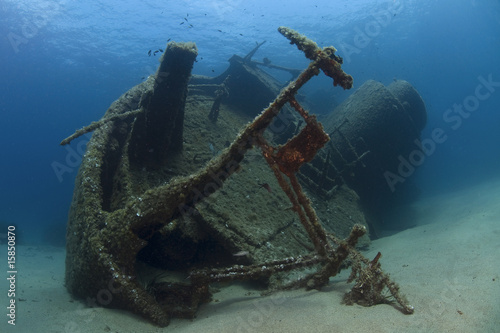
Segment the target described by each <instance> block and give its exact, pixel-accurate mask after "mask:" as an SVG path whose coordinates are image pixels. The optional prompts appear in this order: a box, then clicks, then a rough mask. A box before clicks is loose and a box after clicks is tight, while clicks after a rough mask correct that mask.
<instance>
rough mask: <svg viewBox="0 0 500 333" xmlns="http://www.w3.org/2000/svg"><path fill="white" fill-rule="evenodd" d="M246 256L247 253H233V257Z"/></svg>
mask: <svg viewBox="0 0 500 333" xmlns="http://www.w3.org/2000/svg"><path fill="white" fill-rule="evenodd" d="M248 254H249V253H248V251H239V252H236V253H233V257H245V256H247V255H248Z"/></svg>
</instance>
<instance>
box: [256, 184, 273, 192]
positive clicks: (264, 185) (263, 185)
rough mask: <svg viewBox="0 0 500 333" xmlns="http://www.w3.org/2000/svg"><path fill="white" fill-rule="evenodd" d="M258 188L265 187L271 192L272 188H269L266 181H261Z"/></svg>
mask: <svg viewBox="0 0 500 333" xmlns="http://www.w3.org/2000/svg"><path fill="white" fill-rule="evenodd" d="M259 188H265V189H266V190H267V192H269V193H271V192H272V190H271V186H269V184H268V183H262V184H259Z"/></svg>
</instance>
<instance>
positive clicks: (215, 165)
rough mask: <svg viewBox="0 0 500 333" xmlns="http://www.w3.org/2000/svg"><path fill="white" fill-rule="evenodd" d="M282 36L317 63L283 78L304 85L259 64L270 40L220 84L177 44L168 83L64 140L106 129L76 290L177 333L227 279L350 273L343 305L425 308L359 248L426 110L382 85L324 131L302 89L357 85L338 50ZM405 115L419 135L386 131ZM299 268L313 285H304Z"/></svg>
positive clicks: (401, 88) (91, 177)
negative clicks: (174, 322)
mask: <svg viewBox="0 0 500 333" xmlns="http://www.w3.org/2000/svg"><path fill="white" fill-rule="evenodd" d="M278 31H279V33H281V34H282V35H283V36H284V37H285V38H287V39H288V40H289V41H290V43H291V44H294V45H296V46H297V48H298V49H299V50H300V51H302V52H303V53H304V54H305V56H306V57H307V58H308V59H309V60H310V63H309V65H308V67H307V68H306V69H304V70H303V71H297V70H292V69H284V70H287V71H288V72H289V73H290V74H291V75H292V76H294V77H293V80H291V81H290V82H289V83H288V84H287V85H286V86H284V87H282V86H281V84H280V83H279V82H278V81H276V80H275V79H274V78H273V77H272V76H270V75H269V74H267V73H266V72H265V71H263V70H262V68H261V67H262V66H269V65H270V61H269V60H268V61H265V62H262V63H260V62H257V61H253V60H252V56H253V55H254V53H255V52H256V51H257V49H258V48H259V47H260V46H261V45H262V44H259V45H258V46H257V47H256V48H255V49H254V50H252V51H251V52H250V53H249V54H248V55H247V56H246V57H239V56H237V55H235V56H233V57H232V58H231V59H230V60H229V62H230V66H229V68H228V70H227V71H226V72H225V73H223V74H222V75H220V76H218V77H215V78H210V77H201V76H195V75H191V69H192V66H193V62H194V61H195V59H196V56H197V48H196V45H195V44H194V43H175V42H170V43H169V44H168V45H167V48H166V49H165V52H164V53H163V55H162V59H161V63H160V65H159V68H158V70H157V72H156V74H155V75H152V76H151V77H149V78H148V79H147V80H146V81H145V82H143V83H141V84H139V85H137V86H135V87H133V88H132V89H130V90H129V91H127V92H126V93H125V94H123V95H122V96H121V97H120V98H119V99H118V100H116V101H115V102H114V103H113V104H112V105H111V106H110V108H109V109H108V110H107V112H106V113H105V114H104V116H103V118H102V119H101V120H99V121H97V122H94V123H92V124H91V125H89V126H87V127H84V128H82V129H81V130H78V131H76V132H75V134H73V135H72V136H70V137H68V138H67V139H65V140H63V141H62V142H61V144H70V142H71V140H73V139H74V138H76V137H78V136H80V135H82V134H84V133H87V132H91V131H93V134H92V139H91V140H90V141H89V143H88V145H87V151H86V154H85V156H84V158H83V161H82V165H81V167H80V170H79V173H78V176H77V179H76V185H75V191H74V196H73V202H72V205H71V208H70V212H69V220H68V228H67V257H66V286H67V288H68V290H69V291H70V293H72V294H73V295H75V296H76V297H79V298H81V299H83V300H93V301H94V303H96V304H99V305H101V306H105V307H111V308H123V309H126V310H129V311H132V312H134V313H137V314H139V315H141V316H143V317H145V318H147V319H149V320H150V321H152V322H154V323H155V324H157V325H160V326H166V325H168V324H169V321H170V319H171V318H172V317H181V318H192V317H193V316H194V315H195V313H196V310H197V308H198V306H199V305H200V304H201V303H204V302H209V301H210V300H211V284H213V283H215V282H222V281H235V280H238V281H241V280H259V281H261V282H263V283H265V284H266V285H267V287H268V289H269V290H278V289H289V288H297V287H304V288H308V289H311V288H315V289H320V288H321V287H323V286H325V285H326V284H327V283H328V282H329V279H330V278H331V277H333V276H335V275H336V274H338V272H339V271H340V270H341V269H345V268H347V267H350V268H351V270H352V273H351V276H350V280H351V281H353V282H354V285H353V288H352V290H351V291H350V292H349V293H348V294H346V295H345V298H344V300H345V303H347V304H352V303H358V304H362V305H366V306H371V305H375V304H378V303H383V302H388V300H392V301H394V302H395V304H396V305H395V306H396V307H397V308H398V309H400V310H401V311H402V312H403V313H406V314H410V313H413V307H412V306H411V305H410V304H409V303H408V301H407V300H406V299H405V297H404V296H402V294H401V293H400V292H399V286H398V285H397V284H396V283H395V282H393V281H392V280H391V279H390V277H389V275H388V274H386V273H384V272H383V271H382V270H381V263H380V261H381V260H379V259H380V255H377V256H376V257H375V258H370V259H368V258H365V257H364V256H363V255H362V254H361V253H360V252H359V251H358V250H357V249H356V245H357V244H358V245H367V244H368V243H369V238H368V236H367V230H368V223H367V221H366V219H365V215H364V213H363V210H362V208H361V205H362V203H363V201H368V200H369V198H370V197H372V196H373V195H374V191H375V190H377V188H378V187H377V186H378V184H380V178H379V177H380V172H379V171H380V169H381V168H388V169H389V170H390V168H392V167H393V165H391V164H390V163H388V162H386V161H388V160H390V159H387V156H389V155H390V156H397V155H398V154H401V153H403V152H405V150H406V149H408V148H407V147H408V146H409V145H408V144H407V143H408V142H413V140H414V139H415V138H418V136H419V134H420V131H421V129H422V127H423V125H424V124H425V106H424V105H423V102H422V101H421V99H420V97H419V95H418V93H417V92H416V91H415V90H414V89H413V88H412V87H411V85H409V84H408V83H407V82H405V81H401V82H399V83H398V84H397V86H394V87H390V86H389V87H387V88H386V87H384V86H383V85H381V84H377V83H374V82H368V83H365V85H363V86H362V87H361V88H360V89H359V90H358V92H356V93H355V94H353V95H352V96H351V97H350V98H349V99H348V101H346V104H342V105H341V106H340V107H339V108H340V110H341V111H339V112H338V113H333V114H332V115H331V116H329V117H328V118H327V119H325V122H324V125H322V124H321V123H320V122H319V121H318V119H317V118H316V116H315V115H312V114H310V113H309V112H308V111H306V110H305V108H304V107H303V106H302V105H301V103H300V102H299V101H297V99H296V94H297V92H298V91H299V89H300V88H301V87H302V86H303V85H304V84H305V83H307V82H308V81H309V80H310V79H312V78H314V77H315V76H317V75H322V74H321V73H323V74H324V75H326V76H328V77H330V78H331V79H332V80H333V85H334V86H340V87H342V88H343V89H351V87H352V84H353V78H352V77H351V76H350V75H348V74H346V73H345V72H344V71H343V70H342V59H341V58H340V57H339V56H337V55H336V54H335V52H336V50H335V48H334V47H332V46H329V47H325V48H320V47H318V45H317V44H316V43H315V42H313V41H312V40H310V39H308V38H307V37H305V36H303V35H301V34H299V33H298V32H296V31H294V30H292V29H289V28H286V27H280V28H279V29H278ZM266 59H267V58H266ZM272 65H273V66H274V67H279V66H275V65H274V64H272ZM282 69H283V68H282ZM384 103H389V104H390V105H391V108H392V109H391V112H390V113H383V112H382V111H383V110H384V109H386V107H387V105H386V104H384ZM353 108H355V109H353ZM262 109H264V110H263V111H261V110H262ZM379 111H380V112H379ZM367 114H370V115H371V116H370V117H368V118H367V117H366V115H367ZM394 119H396V120H394ZM392 121H399V122H401V123H402V124H404V126H406V127H407V128H408V129H411V130H410V131H403V132H396V133H391V134H390V135H386V136H384V137H380V135H376V134H374V133H375V131H374V130H373V129H374V127H377V126H381V125H380V124H385V123H384V122H389V123H390V122H392ZM235 128H236V129H235ZM237 128H240V129H239V130H237ZM394 140H396V141H397V142H398V145H391V146H390V149H387V148H385V149H384V148H383V147H384V145H385V144H386V143H387V142H393V141H394ZM364 184H369V185H370V186H367V187H364V186H363V185H364ZM368 188H370V189H371V190H368ZM359 243H361V244H359ZM298 270H301V271H303V272H305V278H302V279H298V280H297V279H295V278H293V276H292V275H290V273H291V272H293V271H298ZM278 277H279V278H278ZM386 293H387V294H388V295H390V297H389V298H387V297H386Z"/></svg>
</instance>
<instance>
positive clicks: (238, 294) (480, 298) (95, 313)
mask: <svg viewBox="0 0 500 333" xmlns="http://www.w3.org/2000/svg"><path fill="white" fill-rule="evenodd" d="M410 210H411V212H412V214H411V219H412V221H411V223H413V224H414V225H415V226H414V227H412V228H411V229H407V230H405V231H402V232H398V233H395V234H393V235H391V236H388V237H384V238H381V239H378V240H375V241H373V242H372V245H371V247H370V251H367V252H366V253H365V254H366V256H367V257H368V258H372V257H375V255H376V253H377V252H379V251H380V252H382V254H383V256H382V258H381V263H382V268H383V269H384V270H385V271H386V272H387V273H390V275H391V277H392V278H393V280H395V281H396V282H398V283H399V284H400V286H401V290H402V292H403V293H404V294H405V295H406V296H407V298H408V299H409V301H410V303H411V304H412V305H413V306H414V307H415V313H414V314H413V315H404V314H402V313H401V312H399V311H398V310H396V309H395V308H394V307H393V306H391V305H377V306H373V307H369V308H365V307H362V306H358V305H354V306H346V305H342V304H341V299H342V296H343V294H344V293H345V292H346V291H348V290H349V285H347V284H346V282H345V281H346V278H347V274H348V272H347V271H346V272H345V273H344V272H343V273H342V274H340V275H338V276H337V277H335V279H334V280H333V281H332V282H331V283H330V285H329V286H328V287H326V288H324V289H323V290H322V291H304V290H297V291H289V292H280V293H277V294H274V295H272V296H267V297H261V296H259V293H258V291H256V290H252V289H248V287H245V286H244V285H238V284H235V285H232V286H228V287H225V288H222V289H221V291H220V292H219V293H216V294H214V299H216V300H217V301H216V302H212V303H210V304H205V305H203V306H202V307H201V308H200V309H199V311H198V315H197V317H196V318H195V319H194V320H182V319H174V320H172V322H171V324H170V325H169V326H168V327H165V328H158V327H156V326H154V325H152V324H150V323H149V322H147V321H145V320H143V319H142V318H139V317H137V316H135V315H133V314H131V313H128V312H124V311H117V310H111V309H104V308H89V307H86V306H85V305H84V304H83V303H82V302H80V301H77V300H73V299H72V297H71V296H70V295H69V294H68V292H67V291H66V289H65V288H64V259H65V251H64V249H62V248H54V247H37V246H26V245H22V244H21V245H18V246H17V251H16V252H17V258H16V260H17V270H18V273H17V276H16V297H15V299H16V320H15V324H16V325H15V326H13V325H10V324H8V320H9V318H8V316H7V313H8V311H9V310H8V309H7V306H8V305H9V297H8V295H7V293H8V289H9V284H8V281H7V280H6V279H3V282H2V283H0V288H1V290H2V291H1V292H2V295H3V296H2V297H1V299H2V300H3V304H4V305H3V306H2V308H3V309H4V310H3V312H4V314H3V315H2V317H3V319H2V322H1V323H0V332H15V331H17V332H51V333H58V332H60V333H77V332H120V333H126V332H217V333H223V332H231V333H234V332H275V333H278V332H357V333H359V332H373V333H377V332H440V333H441V332H454V333H460V332H500V181H496V182H490V183H487V184H482V185H479V186H477V187H474V188H470V189H468V190H464V191H459V192H454V193H449V194H446V195H441V196H436V197H429V198H425V199H422V200H420V201H419V202H417V203H415V204H413V205H412V207H408V211H410ZM408 216H410V215H408ZM408 216H405V210H402V213H401V216H400V217H399V218H401V220H405V219H407V218H409V217H408ZM0 256H1V258H4V262H5V264H4V265H2V266H3V267H4V270H5V274H6V275H7V277H8V274H7V270H8V269H7V259H6V258H7V253H6V246H5V245H2V248H1V251H0Z"/></svg>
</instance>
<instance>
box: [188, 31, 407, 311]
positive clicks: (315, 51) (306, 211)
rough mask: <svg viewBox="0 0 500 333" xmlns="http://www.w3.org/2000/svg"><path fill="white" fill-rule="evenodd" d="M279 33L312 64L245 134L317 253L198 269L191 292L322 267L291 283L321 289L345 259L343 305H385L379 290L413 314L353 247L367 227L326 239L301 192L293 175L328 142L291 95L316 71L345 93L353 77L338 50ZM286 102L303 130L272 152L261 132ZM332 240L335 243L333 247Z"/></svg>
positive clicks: (373, 265) (294, 34) (394, 288)
mask: <svg viewBox="0 0 500 333" xmlns="http://www.w3.org/2000/svg"><path fill="white" fill-rule="evenodd" d="M278 31H279V32H280V33H281V34H282V35H284V36H285V37H286V38H288V39H289V40H290V43H291V44H296V45H297V47H298V48H299V50H301V51H303V52H304V53H305V55H306V57H307V58H309V59H311V60H312V62H311V63H310V64H309V66H308V67H307V69H306V70H304V71H303V72H302V73H301V74H300V76H299V77H298V78H297V79H296V80H295V81H292V82H291V83H290V84H289V85H288V86H287V87H286V88H284V89H283V90H282V91H281V93H280V95H279V96H278V97H277V98H276V99H275V100H274V102H272V103H271V105H270V106H269V107H268V108H267V109H266V110H264V111H263V112H262V113H261V114H260V115H259V116H258V117H257V118H256V119H255V120H254V122H253V123H252V124H250V125H249V126H248V127H247V129H246V130H245V131H244V132H243V133H248V134H249V137H250V136H251V137H253V138H254V140H255V144H257V145H258V146H259V147H260V148H261V150H262V155H263V156H264V158H265V159H266V161H267V163H268V165H269V166H270V168H271V169H272V170H273V172H274V175H275V177H276V179H277V180H278V183H279V185H280V187H281V188H282V190H283V191H284V192H285V193H286V195H287V196H288V198H289V200H290V202H291V203H292V205H293V210H294V211H295V212H296V213H297V214H298V215H299V218H300V221H301V223H302V225H303V227H304V229H305V230H306V232H307V233H308V235H309V238H310V239H311V241H312V243H313V244H314V248H315V251H316V254H311V255H309V256H299V257H295V258H293V257H292V258H285V259H281V260H272V261H269V262H265V263H259V264H256V265H248V266H242V265H235V266H233V267H228V268H223V269H220V268H216V269H203V270H197V271H193V272H191V274H190V276H189V277H190V279H191V283H192V284H193V285H194V286H196V288H195V290H199V291H205V292H207V290H208V285H209V284H210V283H213V282H221V281H232V280H242V279H254V278H258V277H265V276H270V275H271V274H273V273H275V272H281V271H288V270H292V269H297V268H300V267H310V266H313V265H315V264H318V263H320V264H321V265H322V266H321V268H320V270H319V271H318V272H315V273H312V274H310V275H309V276H308V277H307V278H306V279H304V280H302V281H297V283H295V284H294V285H295V286H305V287H308V288H315V289H319V288H321V287H323V286H324V285H326V284H327V283H328V281H329V278H330V277H333V276H335V275H336V274H337V273H338V272H339V271H340V266H341V264H342V263H343V262H344V260H345V259H347V258H350V259H351V260H352V261H353V262H354V263H355V264H354V265H353V271H352V274H351V278H350V280H351V281H353V280H356V281H357V283H356V284H355V286H354V287H353V290H352V291H351V292H350V293H348V294H347V295H346V297H345V300H346V302H349V303H352V302H359V303H360V304H364V305H374V304H377V303H381V302H385V301H386V298H385V297H384V296H382V290H383V289H384V288H385V287H387V288H388V290H389V292H390V293H391V295H392V296H393V297H394V299H395V300H396V301H397V302H398V303H399V305H400V306H401V308H402V309H401V310H402V312H403V313H406V314H411V313H413V310H414V309H413V307H412V306H411V305H409V304H408V302H407V300H406V299H405V297H404V296H401V295H400V294H399V287H398V286H397V285H396V284H395V283H394V282H392V281H390V279H389V277H388V275H387V274H384V273H383V272H382V271H381V269H380V263H379V262H378V259H379V257H380V253H379V254H378V255H377V257H376V258H375V259H374V260H373V261H369V260H368V259H366V258H364V257H363V255H362V254H361V253H359V252H358V251H357V250H356V249H355V248H354V247H355V245H356V243H357V240H358V239H359V237H361V236H363V235H364V234H365V233H366V228H365V227H363V226H360V225H355V226H354V227H353V229H352V230H351V234H350V235H349V237H348V238H347V239H346V240H338V239H337V238H336V237H335V236H334V235H331V234H328V233H327V232H326V231H325V229H324V228H323V227H322V225H321V223H320V221H319V219H318V217H317V215H316V212H315V210H314V208H313V207H312V206H311V202H310V200H309V198H307V196H306V195H305V194H304V192H303V191H302V187H301V186H300V184H299V181H298V179H297V176H296V173H297V172H298V171H299V168H300V167H301V166H302V165H303V164H304V163H307V162H310V161H311V160H312V159H313V158H314V156H315V155H316V153H317V151H318V150H319V149H321V148H322V147H323V145H324V144H325V143H327V142H328V141H329V136H328V135H327V134H326V133H325V132H324V131H323V127H322V125H321V123H318V122H317V120H316V117H315V116H314V115H309V113H308V112H307V111H305V110H304V109H303V108H302V106H301V105H300V104H299V103H298V102H297V101H296V99H295V97H294V95H295V94H296V93H297V91H298V90H299V89H300V88H301V87H302V86H303V85H304V84H305V83H306V82H308V80H309V79H311V78H312V77H313V76H316V75H318V74H319V71H320V69H321V70H322V71H323V72H324V73H325V74H326V75H327V76H329V77H331V78H332V79H333V80H334V83H333V84H334V86H336V85H340V86H342V87H343V88H344V89H350V88H351V87H352V77H351V76H350V75H347V74H346V73H344V72H343V71H342V69H341V67H340V63H339V62H337V61H336V60H337V59H338V58H337V57H336V56H335V55H334V53H335V51H336V50H335V49H334V48H333V47H328V48H324V49H320V48H319V47H318V46H317V45H316V43H314V42H313V41H311V40H309V39H307V38H306V37H305V36H303V35H300V34H299V33H297V32H295V31H293V30H291V29H288V28H285V27H280V28H279V29H278ZM286 103H289V104H290V105H291V106H292V107H293V108H294V109H295V110H296V111H297V112H298V113H299V114H300V116H301V117H302V118H303V119H304V121H305V123H306V126H305V127H304V128H303V129H302V131H300V132H299V133H298V134H297V135H296V136H294V137H293V138H291V139H290V140H289V141H288V142H287V143H286V144H285V145H283V146H281V147H279V148H276V147H273V146H271V145H270V144H269V143H268V142H267V141H266V140H265V139H264V136H263V132H264V131H265V129H266V128H267V126H268V125H269V124H270V122H271V120H272V119H273V118H274V116H276V115H277V114H278V113H279V111H280V110H281V108H282V107H283V106H284V105H285V104H286ZM241 136H243V135H241ZM287 178H288V180H287ZM330 240H331V241H333V243H336V245H337V247H336V248H334V246H333V245H332V243H331V242H330ZM362 264H364V267H363V266H362Z"/></svg>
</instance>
